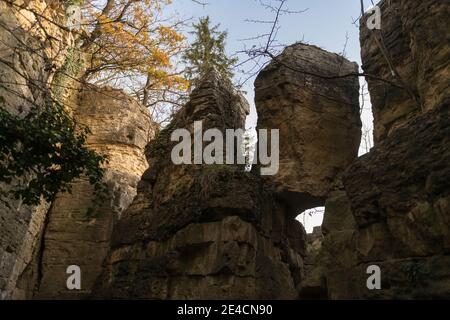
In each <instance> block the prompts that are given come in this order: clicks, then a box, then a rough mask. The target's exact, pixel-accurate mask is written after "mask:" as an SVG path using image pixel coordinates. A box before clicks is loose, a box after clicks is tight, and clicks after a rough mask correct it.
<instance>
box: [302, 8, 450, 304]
mask: <svg viewBox="0 0 450 320" xmlns="http://www.w3.org/2000/svg"><path fill="white" fill-rule="evenodd" d="M381 8H382V14H383V17H384V18H383V20H382V21H383V26H382V30H381V32H382V33H383V34H384V35H386V39H385V41H386V43H387V47H388V49H389V50H390V51H391V55H392V57H393V62H394V64H393V66H394V67H395V68H397V69H398V70H399V72H400V73H401V75H402V76H403V77H404V79H407V81H408V82H407V83H408V84H410V85H412V86H414V87H415V90H416V92H417V93H418V95H419V97H420V101H421V104H422V105H423V109H421V108H416V101H414V98H413V97H410V96H409V95H408V94H407V93H406V94H405V92H404V90H402V91H399V89H398V88H395V87H391V86H386V85H385V84H383V85H380V84H379V83H377V82H374V81H373V80H372V81H370V80H369V89H370V91H371V95H372V102H373V103H374V114H375V128H376V135H377V137H378V141H377V145H376V146H375V148H374V149H373V150H372V151H371V152H370V153H369V154H367V155H365V156H363V157H361V158H359V159H358V160H356V161H354V162H353V163H352V164H351V165H350V166H349V167H348V168H347V169H346V170H345V171H344V172H343V173H342V175H340V178H339V179H337V180H336V182H335V184H334V187H333V191H332V192H331V193H330V196H329V197H328V199H327V202H326V213H325V219H324V225H323V227H322V229H323V232H324V234H325V238H324V240H323V243H322V249H321V251H320V253H319V257H318V259H317V260H318V262H317V264H316V268H315V270H314V272H312V273H311V276H310V277H309V278H308V279H306V280H305V282H304V284H305V285H304V286H303V288H302V290H301V294H302V293H307V292H311V289H316V292H317V290H319V289H322V290H326V291H327V296H328V298H330V299H394V298H395V299H418V298H422V299H423V298H425V299H433V298H441V299H442V298H445V299H448V298H449V297H450V268H449V266H450V258H449V253H450V245H449V244H450V205H449V203H450V198H449V194H450V171H449V167H448V163H449V161H450V118H449V104H450V102H449V97H450V90H449V87H448V76H443V75H444V74H448V52H449V50H448V49H449V44H448V41H447V40H446V39H448V35H449V31H448V30H447V29H445V30H443V29H442V28H441V25H442V24H446V23H447V21H448V19H447V18H444V17H445V16H447V13H448V9H449V6H448V4H444V2H441V1H422V2H421V3H420V4H415V5H412V3H411V2H408V1H401V0H397V1H395V0H392V1H383V2H382V3H381ZM425 8H426V10H425ZM431 16H432V17H433V18H432V19H431V18H430V17H431ZM374 32H377V31H374ZM424 36H425V37H428V38H426V39H425V38H423V37H424ZM371 37H373V36H371ZM371 37H369V36H367V31H365V30H363V31H362V39H363V44H362V45H363V57H364V59H365V70H366V72H370V71H373V72H375V71H377V72H380V74H379V75H382V76H386V74H387V71H386V70H387V69H386V65H383V63H382V60H381V57H380V53H379V52H378V53H375V52H374V51H373V50H375V49H374V48H375V47H374V46H375V44H374V42H375V41H374V39H373V38H371ZM419 40H420V41H419ZM421 41H425V42H424V43H425V44H427V43H428V44H427V45H424V44H423V43H421ZM442 55H444V56H445V57H444V56H442ZM421 57H425V59H423V58H421ZM381 96H383V98H381ZM394 115H395V116H394ZM372 265H376V266H378V267H379V268H380V272H381V290H369V289H368V287H367V285H366V283H367V279H368V277H369V275H368V274H367V269H368V267H369V266H372Z"/></svg>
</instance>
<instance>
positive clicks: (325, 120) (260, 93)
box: [255, 44, 361, 214]
mask: <svg viewBox="0 0 450 320" xmlns="http://www.w3.org/2000/svg"><path fill="white" fill-rule="evenodd" d="M357 72H358V66H357V64H356V63H351V62H350V61H348V60H347V59H345V58H343V57H341V56H339V55H337V54H334V53H330V52H327V51H325V50H322V49H320V48H318V47H315V46H309V45H303V44H295V45H292V46H290V47H288V48H286V49H285V51H284V52H283V53H282V54H281V55H280V56H279V57H277V59H275V60H274V61H273V62H272V63H270V65H269V66H267V67H266V68H265V69H264V70H263V71H262V72H261V73H260V74H259V75H258V77H257V79H256V81H255V90H256V91H255V103H256V108H257V110H258V128H260V129H279V130H280V170H279V172H278V174H277V175H275V176H271V177H270V178H269V179H270V180H271V182H272V183H273V184H274V185H275V186H276V190H277V193H279V194H280V195H281V196H282V197H283V198H284V199H286V200H287V201H289V203H290V204H291V206H292V207H293V208H294V209H295V212H297V213H298V214H300V213H301V211H303V210H305V209H309V208H313V207H318V206H321V205H323V204H324V201H325V198H326V196H327V194H328V192H329V190H330V186H331V184H332V183H333V180H334V178H335V176H336V174H337V173H339V172H340V171H342V170H343V169H344V168H345V167H346V166H348V165H349V164H350V163H351V162H352V161H353V160H354V159H355V158H356V156H357V155H358V148H359V143H360V139H361V120H360V117H359V102H358V92H359V83H358V79H357V77H354V76H353V77H342V78H341V77H339V76H343V75H348V74H354V73H357Z"/></svg>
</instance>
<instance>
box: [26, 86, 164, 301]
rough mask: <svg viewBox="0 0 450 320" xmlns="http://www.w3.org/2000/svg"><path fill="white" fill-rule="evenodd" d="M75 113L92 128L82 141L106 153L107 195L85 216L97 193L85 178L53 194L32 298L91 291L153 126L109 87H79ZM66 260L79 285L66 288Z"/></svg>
mask: <svg viewBox="0 0 450 320" xmlns="http://www.w3.org/2000/svg"><path fill="white" fill-rule="evenodd" d="M74 119H75V121H77V123H79V124H81V125H85V126H87V127H88V128H90V130H91V134H90V135H89V137H88V140H87V144H86V145H87V146H88V147H89V148H91V149H93V150H96V151H97V152H99V153H101V154H103V155H106V156H107V157H108V163H107V164H106V170H105V176H104V179H103V181H104V182H105V183H106V184H107V186H108V190H107V192H108V193H107V195H106V197H107V199H106V201H104V202H103V203H102V204H101V206H100V208H97V209H96V210H95V212H93V216H89V215H88V209H89V208H90V207H92V206H94V204H93V202H94V201H95V196H96V195H95V193H94V188H93V186H92V185H91V184H90V183H89V181H88V180H87V179H81V180H79V181H75V182H74V183H73V184H72V193H71V194H69V193H63V194H59V195H58V196H57V198H56V199H55V201H54V202H53V203H52V206H51V208H50V211H49V212H48V215H47V223H46V226H45V230H44V235H43V241H42V244H41V248H40V253H39V261H37V263H38V265H37V270H36V271H37V272H38V273H39V278H38V279H37V283H36V288H34V290H35V294H34V298H39V299H43V298H45V299H51V298H58V299H61V298H69V299H82V298H87V297H89V296H90V294H91V288H92V286H93V284H94V282H95V280H96V279H97V277H98V276H99V274H100V272H101V270H102V263H103V260H104V259H105V257H106V255H107V253H108V250H109V242H110V238H111V231H112V227H113V225H114V222H115V221H116V220H117V219H119V218H120V215H121V213H122V212H123V210H125V209H126V208H128V206H129V205H130V203H131V202H132V201H133V198H134V197H135V195H136V187H137V183H138V181H139V179H140V177H141V175H142V173H143V172H144V171H145V169H146V168H147V162H146V160H145V157H144V148H145V146H146V145H147V143H148V141H149V139H150V138H151V137H153V135H154V132H155V129H156V128H155V127H154V125H153V124H152V122H151V120H150V116H149V114H148V111H147V110H146V109H145V108H143V107H142V106H140V105H139V104H138V103H137V102H136V101H135V100H134V99H131V98H130V97H129V96H128V95H126V94H124V93H123V92H121V91H119V90H114V89H109V88H97V87H87V88H84V89H83V90H81V92H80V94H79V95H78V104H77V107H76V109H75V110H74ZM70 265H77V266H79V267H80V268H81V270H82V276H83V281H82V290H75V291H69V290H67V287H66V280H67V273H66V269H67V267H68V266H70Z"/></svg>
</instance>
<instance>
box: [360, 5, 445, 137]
mask: <svg viewBox="0 0 450 320" xmlns="http://www.w3.org/2000/svg"><path fill="white" fill-rule="evenodd" d="M379 6H380V8H381V15H382V17H381V30H369V29H368V28H367V27H366V19H367V17H368V15H366V16H365V17H364V19H362V21H361V57H362V62H363V65H362V67H363V69H364V72H365V73H367V74H370V75H373V76H376V77H378V78H382V79H386V80H388V81H390V82H393V83H394V84H395V86H394V85H391V84H389V83H387V82H383V81H378V80H375V79H373V78H370V77H368V78H367V82H368V84H369V90H370V97H371V101H372V107H373V115H374V119H375V121H374V130H375V132H374V136H375V143H378V142H380V141H381V140H383V139H384V138H386V137H387V136H388V135H389V134H390V132H391V131H392V130H394V129H395V128H397V127H399V126H401V125H403V124H405V123H407V122H408V120H410V119H411V118H414V117H415V116H417V115H418V114H420V113H421V112H422V109H423V111H426V110H431V109H434V108H435V107H438V106H440V105H442V103H443V102H444V101H446V100H447V101H448V91H449V90H450V89H449V88H450V65H449V64H450V59H449V58H448V57H449V55H450V44H449V41H448V39H449V36H450V31H449V28H448V21H449V19H450V6H449V3H448V1H441V0H425V1H419V2H414V1H408V0H393V1H381V2H380V4H379ZM383 51H384V53H383ZM386 57H388V59H389V60H390V61H391V63H392V65H393V68H390V67H389V63H388V61H387V59H386ZM392 69H394V70H392ZM393 71H394V72H395V73H397V74H398V75H399V77H400V79H401V80H400V79H399V77H398V76H394V75H393V74H392V72H393ZM402 87H407V89H408V90H405V89H404V88H402ZM408 91H409V92H408Z"/></svg>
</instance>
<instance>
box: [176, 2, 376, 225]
mask: <svg viewBox="0 0 450 320" xmlns="http://www.w3.org/2000/svg"><path fill="white" fill-rule="evenodd" d="M205 1H206V2H207V3H208V5H206V6H202V5H197V4H194V3H193V2H192V1H191V0H173V4H172V10H174V11H175V12H176V13H177V15H179V16H180V17H183V18H193V21H195V19H198V18H199V17H204V16H210V18H211V20H212V23H213V24H219V23H220V25H221V26H220V29H221V30H226V31H228V41H227V53H228V54H230V55H233V54H235V53H236V52H239V51H241V50H243V49H244V46H245V45H247V47H249V46H250V47H251V45H253V44H256V43H254V42H251V41H242V39H248V38H253V37H255V36H257V35H260V34H263V33H267V32H268V31H269V29H270V25H267V24H256V23H250V22H247V21H246V20H273V13H271V12H270V11H268V10H266V9H264V7H263V6H261V5H260V0H205ZM264 1H265V2H271V3H272V4H276V1H275V0H264ZM369 2H370V1H369V0H366V1H365V3H366V9H367V7H368V4H369ZM287 8H288V9H289V10H290V11H303V10H306V11H305V12H303V13H298V14H288V15H284V16H282V17H281V18H280V27H281V29H280V30H279V32H278V41H279V43H280V44H285V45H289V44H292V43H295V42H297V41H302V42H306V43H309V44H314V45H317V46H319V47H321V48H323V49H325V50H328V51H331V52H336V53H341V52H342V51H343V49H344V47H345V43H346V37H348V41H347V45H346V47H345V52H346V57H347V58H348V59H349V60H351V61H355V62H357V63H358V65H361V58H360V45H359V27H358V26H357V25H355V24H354V21H355V20H356V19H357V18H358V17H359V15H360V12H361V7H360V0H288V1H287ZM240 57H241V58H244V57H243V56H240ZM253 81H254V79H250V80H249V81H248V82H247V83H246V85H245V87H243V90H244V91H246V92H247V95H246V97H247V99H248V100H249V102H250V105H251V106H252V108H251V114H250V115H249V117H248V119H247V120H248V121H247V126H248V127H250V126H255V124H256V121H257V112H256V109H255V107H254V103H253V98H254V96H253V91H254V88H253ZM365 105H366V106H368V107H367V108H366V110H365V111H364V112H363V115H362V120H363V123H364V125H365V126H366V127H367V128H371V127H372V121H373V120H372V114H371V109H370V101H366V103H365ZM322 219H323V214H314V215H312V216H310V215H308V214H306V216H303V215H301V216H299V221H301V222H302V223H304V222H306V225H305V227H306V229H307V231H308V232H311V231H312V228H313V227H314V226H317V225H320V224H321V223H322Z"/></svg>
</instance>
